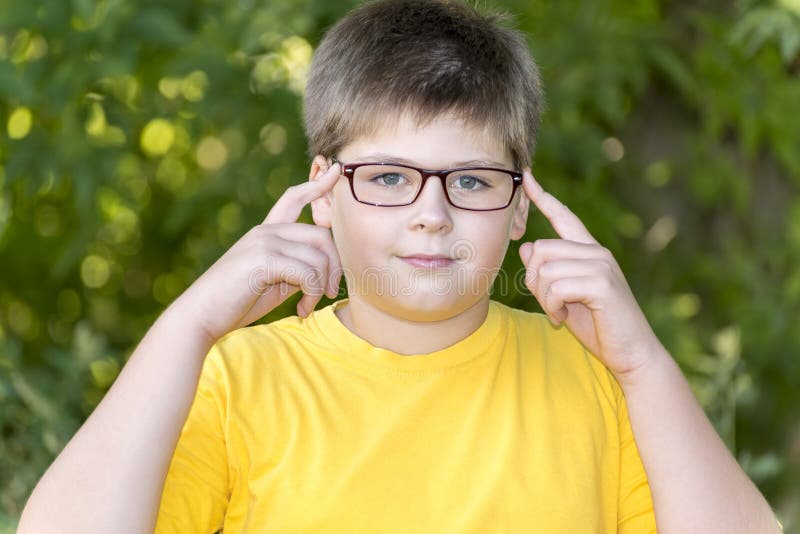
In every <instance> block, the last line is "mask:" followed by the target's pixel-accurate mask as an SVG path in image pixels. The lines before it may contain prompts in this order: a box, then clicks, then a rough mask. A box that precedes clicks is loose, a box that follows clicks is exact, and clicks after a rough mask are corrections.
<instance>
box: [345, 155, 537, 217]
mask: <svg viewBox="0 0 800 534" xmlns="http://www.w3.org/2000/svg"><path fill="white" fill-rule="evenodd" d="M331 162H332V163H338V164H339V165H341V167H342V174H344V176H345V177H346V178H347V181H348V182H349V183H350V192H351V193H352V194H353V198H354V199H356V201H357V202H360V203H362V204H367V205H369V206H380V207H382V208H397V207H400V206H409V205H411V204H413V203H414V202H416V200H417V198H419V195H420V194H421V193H422V190H423V189H425V184H427V183H428V178H430V177H431V176H438V177H439V179H440V180H441V181H442V189H444V196H445V198H447V202H448V203H449V204H450V205H451V206H453V207H454V208H458V209H461V210H468V211H497V210H502V209H506V208H507V207H508V206H509V205H510V204H511V201H512V200H514V193H516V192H517V188H518V187H519V186H520V184H522V173H521V172H517V171H510V170H508V169H499V168H497V167H458V168H456V169H443V170H436V171H435V170H430V169H420V168H418V167H413V166H411V165H404V164H402V163H388V162H379V161H370V162H366V163H347V164H345V163H342V162H341V161H339V160H338V159H336V158H335V157H333V156H331ZM365 165H391V166H392V167H404V168H406V169H412V170H415V171H417V172H418V173H420V174H421V175H422V184H421V185H420V187H419V191H417V194H416V195H414V198H413V199H411V202H407V203H405V204H392V205H391V206H386V205H385V204H377V203H374V202H364V201H363V200H359V199H358V197H357V196H356V191H355V187H354V186H353V177H354V176H355V171H356V169H358V168H359V167H363V166H365ZM469 170H486V171H497V172H504V173H506V174H508V175H509V176H511V179H512V181H513V184H512V185H511V194H510V195H509V197H508V202H506V203H505V205H504V206H500V207H499V208H488V209H483V210H480V209H474V208H465V207H463V206H457V205H455V204H453V201H452V200H451V199H450V193H448V191H447V184H445V182H444V179H445V177H446V176H447V175H448V174H450V173H451V172H456V171H469Z"/></svg>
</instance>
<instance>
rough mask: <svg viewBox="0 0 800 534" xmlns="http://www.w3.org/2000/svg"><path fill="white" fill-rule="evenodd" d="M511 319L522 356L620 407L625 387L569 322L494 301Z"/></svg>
mask: <svg viewBox="0 0 800 534" xmlns="http://www.w3.org/2000/svg"><path fill="white" fill-rule="evenodd" d="M492 302H493V304H494V305H495V306H497V307H498V310H499V311H500V312H501V314H502V315H504V316H505V317H506V318H507V320H508V325H509V335H510V336H513V337H514V338H515V339H514V341H515V344H516V347H517V350H518V351H519V352H520V353H521V356H524V357H525V358H531V359H534V360H536V361H539V362H541V364H542V370H543V372H547V374H548V379H550V380H554V381H555V380H562V381H564V383H565V384H566V383H571V384H573V385H582V386H584V387H585V388H588V389H590V390H592V391H594V392H595V393H596V394H599V395H600V396H601V397H602V398H603V400H604V401H606V402H608V403H609V404H611V405H614V406H616V405H617V404H618V403H619V399H620V397H621V395H622V390H621V388H620V387H619V384H618V383H617V381H616V378H614V375H613V374H612V373H611V371H610V370H609V369H608V368H607V367H606V366H605V364H603V362H602V361H600V359H598V358H597V357H596V356H595V355H594V354H592V353H591V352H589V351H588V350H587V349H586V347H585V346H584V345H583V343H581V342H580V340H579V339H578V338H577V337H575V335H574V334H573V333H572V332H571V331H570V329H569V328H567V327H566V326H565V325H561V326H554V325H553V324H552V323H551V322H550V320H549V319H548V318H547V316H546V315H545V314H543V313H541V312H530V311H526V310H522V309H518V308H514V307H512V306H509V305H506V304H502V303H500V302H497V301H492Z"/></svg>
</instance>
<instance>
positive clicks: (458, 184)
mask: <svg viewBox="0 0 800 534" xmlns="http://www.w3.org/2000/svg"><path fill="white" fill-rule="evenodd" d="M453 186H454V187H455V189H462V190H465V191H478V190H480V189H483V188H485V187H488V186H489V184H487V183H486V182H485V181H483V180H481V179H480V178H478V177H477V176H471V175H469V174H463V175H461V176H459V177H458V178H457V179H456V181H455V182H453Z"/></svg>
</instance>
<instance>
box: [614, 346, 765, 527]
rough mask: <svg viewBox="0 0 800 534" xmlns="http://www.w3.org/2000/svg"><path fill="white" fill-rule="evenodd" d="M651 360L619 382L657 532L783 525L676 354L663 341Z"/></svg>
mask: <svg viewBox="0 0 800 534" xmlns="http://www.w3.org/2000/svg"><path fill="white" fill-rule="evenodd" d="M651 362H652V364H651V365H648V366H644V367H642V368H640V369H639V370H637V371H636V372H635V373H631V374H629V375H627V376H625V377H623V378H621V379H620V380H619V381H620V384H621V386H622V388H623V391H624V393H625V399H626V402H627V405H628V413H629V417H630V421H631V427H632V429H633V434H634V438H635V439H636V444H637V447H638V449H639V454H640V456H641V458H642V463H643V465H644V468H645V471H646V473H647V478H648V481H649V484H650V489H651V492H652V495H653V504H654V507H655V515H656V521H657V524H658V531H659V533H660V534H671V533H680V534H685V533H694V532H698V533H701V532H702V533H716V532H719V533H725V534H734V533H739V532H741V533H747V534H753V533H773V532H779V528H778V524H777V522H776V519H775V516H774V514H773V512H772V510H771V508H770V506H769V504H768V503H767V501H766V500H765V499H764V497H763V496H762V495H761V493H760V492H759V491H758V488H756V486H755V484H753V482H752V481H751V480H750V479H749V478H748V476H747V475H746V474H745V472H744V471H743V470H742V469H741V468H740V467H739V465H738V464H737V462H736V460H735V459H734V457H733V456H732V455H731V453H730V452H729V451H728V449H727V447H726V446H725V444H724V442H723V441H722V440H721V439H720V437H719V435H718V434H717V432H716V430H715V429H714V427H713V425H712V424H711V422H710V421H709V420H708V418H707V417H706V415H705V413H704V411H703V409H702V407H701V406H700V405H699V404H698V402H697V400H696V399H695V397H694V395H693V393H692V391H691V389H690V387H689V384H688V382H687V381H686V379H685V378H684V376H683V373H682V372H681V370H680V368H679V367H678V365H677V364H676V363H675V361H674V360H673V359H672V357H671V356H670V355H669V354H668V353H667V352H666V350H664V349H663V347H660V346H659V347H658V349H657V355H656V357H654V358H653V359H652V360H651Z"/></svg>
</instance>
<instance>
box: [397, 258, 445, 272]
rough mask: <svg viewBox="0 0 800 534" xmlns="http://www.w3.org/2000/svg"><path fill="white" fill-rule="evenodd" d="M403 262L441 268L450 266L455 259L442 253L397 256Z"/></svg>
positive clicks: (425, 267)
mask: <svg viewBox="0 0 800 534" xmlns="http://www.w3.org/2000/svg"><path fill="white" fill-rule="evenodd" d="M398 257H399V258H400V259H401V260H403V261H404V262H406V263H408V264H410V265H413V266H414V267H421V268H423V269H443V268H445V267H450V266H452V265H453V264H454V263H455V262H456V260H454V259H453V258H451V257H449V256H445V255H443V254H411V255H409V256H398Z"/></svg>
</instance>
